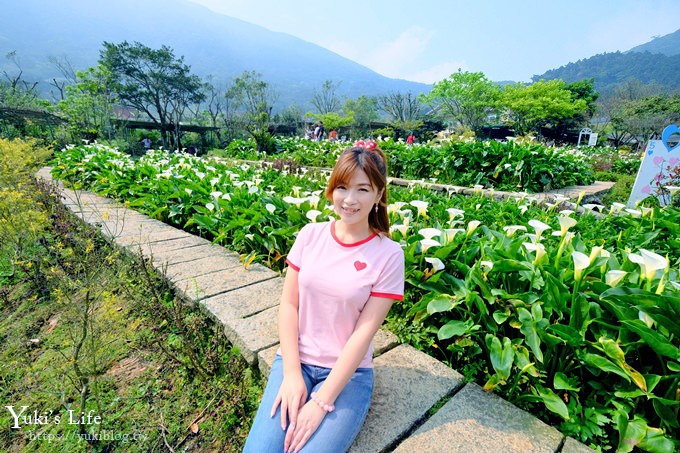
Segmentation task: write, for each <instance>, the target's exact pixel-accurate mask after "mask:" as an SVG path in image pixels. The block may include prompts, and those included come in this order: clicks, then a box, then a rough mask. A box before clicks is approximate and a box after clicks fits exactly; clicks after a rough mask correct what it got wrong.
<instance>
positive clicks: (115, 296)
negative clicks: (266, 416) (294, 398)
mask: <svg viewBox="0 0 680 453" xmlns="http://www.w3.org/2000/svg"><path fill="white" fill-rule="evenodd" d="M0 151H2V152H0V163H2V165H0V169H2V173H1V175H2V178H0V190H3V191H4V190H5V189H8V188H14V189H17V188H18V189H21V196H16V197H14V196H12V197H8V198H6V197H4V196H2V197H0V212H2V214H3V220H6V221H7V222H6V225H5V226H10V227H12V228H14V229H17V231H18V230H19V229H21V230H22V231H23V232H24V233H30V234H26V235H25V236H24V237H23V238H22V239H21V240H17V237H16V236H13V235H7V234H5V231H4V230H2V231H0V233H2V234H0V238H1V240H0V315H1V316H0V318H1V320H0V338H2V342H3V348H2V351H0V398H2V400H3V401H4V402H5V403H4V404H6V405H13V406H15V409H17V411H19V410H20V407H21V406H27V407H28V408H29V409H28V410H27V411H26V412H27V413H28V412H30V413H31V414H32V413H33V411H37V412H38V414H40V415H44V416H45V417H47V418H48V420H49V422H47V423H43V424H41V425H35V424H33V425H29V424H24V423H21V424H22V425H23V426H22V428H21V429H12V428H11V426H12V425H13V423H14V422H13V419H12V417H11V415H10V413H9V412H8V411H6V410H3V411H2V412H1V413H0V450H3V451H55V448H56V449H57V450H59V451H114V450H125V451H127V450H130V449H131V450H134V451H160V450H163V449H166V448H167V447H166V445H171V446H172V447H173V448H174V449H179V448H180V447H181V446H182V445H183V444H184V443H185V442H186V441H187V440H188V442H189V444H190V445H193V446H194V447H195V448H199V449H215V450H220V451H230V452H236V451H241V448H242V446H243V442H244V440H245V434H246V432H247V429H248V427H249V426H250V423H251V421H252V417H253V415H254V411H255V409H256V405H257V400H258V398H259V395H260V393H261V388H260V385H259V382H258V381H257V379H256V376H253V375H252V372H251V370H250V369H249V368H248V366H247V364H246V363H245V362H244V360H243V359H242V358H241V357H240V354H239V353H238V350H237V349H234V348H233V347H232V346H231V345H230V344H228V343H227V342H226V339H225V337H224V335H223V333H222V330H221V327H219V326H217V325H216V324H215V323H214V322H213V321H212V320H211V319H210V318H208V317H207V316H206V314H205V313H204V312H202V311H201V310H200V309H199V307H197V306H190V305H187V304H186V303H185V302H183V301H179V300H178V299H176V298H175V297H174V295H173V294H172V293H171V291H170V290H169V288H168V283H167V280H165V279H162V278H160V276H158V275H155V273H154V272H153V271H152V270H151V268H150V264H149V263H147V262H142V261H140V260H138V258H137V257H132V256H129V255H126V254H123V253H121V252H120V250H118V249H117V248H115V247H114V246H112V245H111V244H109V243H108V242H107V241H106V240H105V239H104V238H103V236H102V235H101V234H100V233H99V231H98V230H96V229H94V228H91V227H89V226H87V225H86V224H85V223H84V222H82V221H81V220H80V219H79V218H77V217H76V216H75V215H73V214H72V213H71V212H70V211H68V209H67V208H65V207H64V206H63V205H62V204H61V201H60V195H59V193H58V191H56V188H55V187H50V186H47V185H46V184H44V183H42V184H40V183H36V182H35V181H32V173H33V171H35V166H36V165H40V163H41V162H42V161H43V160H44V158H45V155H46V154H48V152H47V151H48V150H45V149H44V148H41V147H38V146H35V144H34V142H21V141H18V140H17V141H12V142H8V141H0ZM22 158H25V162H22ZM8 163H11V166H10V165H6V164H8ZM6 203H11V209H6V208H7V206H5V204H6ZM5 216H6V217H5ZM0 228H3V224H2V223H1V222H0ZM7 264H9V266H7ZM8 270H9V271H8ZM69 410H72V411H73V412H74V413H75V414H76V416H77V414H80V413H81V412H85V413H86V414H87V413H89V412H90V411H91V413H92V414H94V415H95V416H98V417H101V418H100V423H89V424H80V425H71V424H69V423H68V421H69V415H68V411H69ZM56 417H60V421H59V422H56V421H55V420H56ZM43 420H44V418H43ZM194 422H195V423H196V425H195V426H192V427H191V428H198V433H197V434H193V433H192V431H191V430H190V425H191V424H192V423H194ZM159 425H160V426H161V429H159ZM38 435H39V436H41V437H37V436H38ZM79 436H84V437H82V438H81V437H79ZM133 436H134V438H133ZM189 444H187V445H189Z"/></svg>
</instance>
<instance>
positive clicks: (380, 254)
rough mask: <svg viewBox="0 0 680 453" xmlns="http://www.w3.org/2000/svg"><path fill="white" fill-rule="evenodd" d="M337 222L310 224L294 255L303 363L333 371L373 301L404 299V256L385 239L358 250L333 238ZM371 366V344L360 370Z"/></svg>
mask: <svg viewBox="0 0 680 453" xmlns="http://www.w3.org/2000/svg"><path fill="white" fill-rule="evenodd" d="M334 223H335V222H324V223H310V224H307V225H305V226H304V227H303V228H302V230H300V233H299V234H298V237H297V239H296V240H295V243H294V244H293V247H291V249H290V253H289V254H288V258H287V259H286V261H287V263H288V265H289V266H290V267H292V268H293V269H295V270H297V271H298V272H299V275H298V294H299V308H298V313H299V318H298V328H299V349H300V361H301V362H302V363H306V364H308V365H316V366H321V367H325V368H332V367H333V366H334V365H335V362H336V361H337V359H338V357H339V356H340V352H341V351H342V349H343V347H344V346H345V343H347V340H348V339H349V337H350V335H352V332H353V331H354V326H355V325H356V323H357V320H358V319H359V315H360V314H361V311H362V310H363V308H364V306H365V305H366V302H367V301H368V298H369V297H370V296H376V297H387V298H390V299H395V300H402V299H403V298H404V251H403V250H402V249H401V246H400V245H399V244H398V243H396V242H394V241H393V240H391V239H389V238H388V237H386V236H382V235H371V236H369V237H368V238H366V239H364V240H363V241H360V242H356V243H354V244H343V243H341V242H340V241H339V240H338V238H337V237H336V236H335V225H334ZM372 366H373V344H371V346H370V347H369V348H368V352H367V353H366V355H365V356H364V358H363V359H362V361H361V363H360V364H359V368H370V367H372Z"/></svg>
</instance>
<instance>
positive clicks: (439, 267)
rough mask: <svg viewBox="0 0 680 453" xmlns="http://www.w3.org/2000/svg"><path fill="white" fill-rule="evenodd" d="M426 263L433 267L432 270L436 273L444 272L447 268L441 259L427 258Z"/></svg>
mask: <svg viewBox="0 0 680 453" xmlns="http://www.w3.org/2000/svg"><path fill="white" fill-rule="evenodd" d="M425 261H427V262H428V263H430V264H431V265H432V269H434V270H435V272H438V271H443V270H444V269H445V267H446V266H444V263H443V262H442V260H440V259H439V258H433V257H427V258H425Z"/></svg>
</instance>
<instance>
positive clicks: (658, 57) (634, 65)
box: [532, 30, 680, 94]
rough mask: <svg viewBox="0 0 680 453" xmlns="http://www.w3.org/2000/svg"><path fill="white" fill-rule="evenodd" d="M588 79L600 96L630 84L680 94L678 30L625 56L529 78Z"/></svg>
mask: <svg viewBox="0 0 680 453" xmlns="http://www.w3.org/2000/svg"><path fill="white" fill-rule="evenodd" d="M590 78H593V79H595V89H596V90H597V91H599V92H600V93H603V94H608V93H610V92H611V91H612V90H613V89H614V88H615V87H616V86H618V85H621V84H623V83H625V82H626V81H629V80H639V81H640V82H642V83H645V84H656V85H658V86H659V87H660V88H661V89H662V90H664V91H666V92H675V91H678V90H680V30H678V31H676V32H674V33H671V34H669V35H666V36H664V37H661V38H656V39H654V40H652V41H651V42H648V43H646V44H643V45H640V46H637V47H634V48H633V49H631V50H629V51H627V52H610V53H604V54H598V55H595V56H593V57H590V58H586V59H583V60H579V61H577V62H575V63H569V64H566V65H564V66H561V67H559V68H557V69H551V70H549V71H546V72H545V73H543V74H541V75H536V76H534V77H532V79H533V80H534V81H537V80H540V79H544V80H551V79H562V80H564V81H565V82H567V83H572V82H576V81H579V80H583V79H590Z"/></svg>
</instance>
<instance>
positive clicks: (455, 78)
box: [421, 69, 501, 131]
mask: <svg viewBox="0 0 680 453" xmlns="http://www.w3.org/2000/svg"><path fill="white" fill-rule="evenodd" d="M500 97H501V89H500V88H499V87H498V85H496V84H495V83H494V82H492V81H490V80H489V79H487V78H486V76H484V73H482V72H468V71H461V70H460V69H459V70H458V72H454V73H453V74H451V75H450V76H449V77H448V78H447V79H444V80H442V81H440V82H437V83H435V84H434V85H433V87H432V90H430V92H429V93H428V94H426V95H425V94H423V95H421V100H422V102H424V103H426V104H427V105H429V106H431V107H432V111H433V113H434V115H435V116H436V117H438V118H440V119H442V120H443V121H447V122H449V123H453V125H456V124H460V125H461V126H463V127H467V128H470V129H472V130H474V131H478V130H479V129H481V127H482V126H483V125H484V124H485V123H486V122H487V118H488V116H489V115H490V114H492V113H493V112H495V111H496V108H497V107H498V101H499V99H500Z"/></svg>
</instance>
